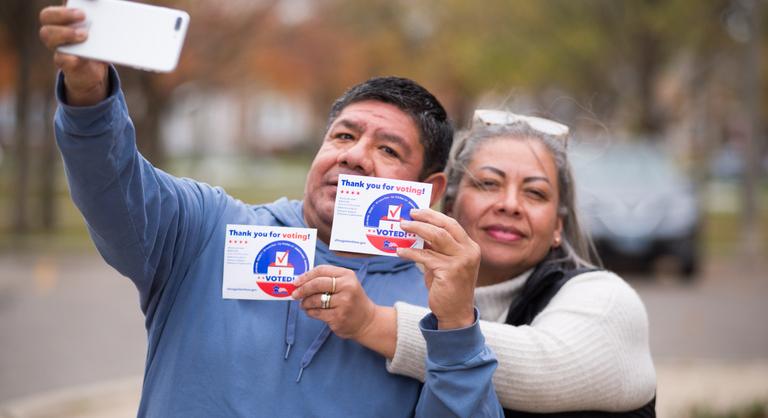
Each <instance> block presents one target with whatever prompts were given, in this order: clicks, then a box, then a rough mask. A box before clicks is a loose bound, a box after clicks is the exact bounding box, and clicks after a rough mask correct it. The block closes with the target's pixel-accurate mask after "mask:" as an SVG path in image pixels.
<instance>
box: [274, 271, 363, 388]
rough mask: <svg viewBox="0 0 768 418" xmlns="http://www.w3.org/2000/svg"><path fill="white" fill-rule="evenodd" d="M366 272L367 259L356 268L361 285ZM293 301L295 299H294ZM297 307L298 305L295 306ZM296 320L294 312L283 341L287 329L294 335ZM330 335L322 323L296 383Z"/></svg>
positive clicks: (289, 310)
mask: <svg viewBox="0 0 768 418" xmlns="http://www.w3.org/2000/svg"><path fill="white" fill-rule="evenodd" d="M367 274H368V261H367V260H366V261H364V262H363V265H362V266H361V267H360V269H359V270H357V279H358V280H359V281H360V285H361V286H362V284H363V281H364V280H365V278H366V275H367ZM294 302H295V301H294ZM291 304H293V302H291ZM297 309H298V307H297ZM297 309H293V312H296V310H297ZM291 312H292V311H291V308H290V307H289V308H288V319H289V321H290V320H291V319H292V318H291ZM296 321H298V316H297V315H296V314H295V313H294V315H293V321H291V322H293V326H290V325H288V326H287V327H286V334H285V343H286V344H288V331H289V330H290V332H291V337H292V338H293V337H294V336H295V332H296ZM330 335H331V329H330V328H329V327H328V325H323V329H322V330H320V334H318V335H317V337H315V340H314V341H312V344H310V346H309V348H308V349H307V351H306V352H305V353H304V356H303V357H302V358H301V368H300V369H299V375H298V376H296V383H298V382H300V381H301V375H302V374H304V369H306V368H307V367H309V364H310V363H312V359H314V358H315V354H317V352H318V351H320V347H322V346H323V344H325V341H326V340H328V337H329V336H330ZM291 344H293V340H291ZM290 349H291V347H290V345H289V346H288V350H290ZM285 354H286V358H288V352H287V351H286V353H285Z"/></svg>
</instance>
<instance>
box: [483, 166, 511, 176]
mask: <svg viewBox="0 0 768 418" xmlns="http://www.w3.org/2000/svg"><path fill="white" fill-rule="evenodd" d="M480 169H481V170H488V171H490V172H492V173H493V174H496V175H498V176H501V177H505V178H506V177H507V173H505V172H504V171H503V170H499V169H498V168H496V167H494V166H490V165H484V166H482V167H480Z"/></svg>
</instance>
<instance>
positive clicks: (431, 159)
mask: <svg viewBox="0 0 768 418" xmlns="http://www.w3.org/2000/svg"><path fill="white" fill-rule="evenodd" d="M366 100H375V101H379V102H383V103H389V104H391V105H394V106H397V108H398V109H400V110H401V111H403V112H404V113H405V114H407V115H408V116H410V117H411V119H413V121H414V123H415V124H416V127H417V128H418V129H419V137H420V138H419V140H420V141H421V144H422V145H423V146H424V161H423V166H422V169H421V174H420V178H421V179H424V178H426V177H427V176H429V175H430V174H432V173H436V172H439V171H442V170H443V169H444V168H445V164H446V161H448V154H449V152H450V149H451V143H452V142H453V126H451V122H450V121H449V120H448V114H447V113H446V112H445V109H444V108H443V105H441V104H440V102H439V101H438V100H437V99H436V98H435V96H433V95H432V93H430V92H429V91H428V90H427V89H425V88H424V87H422V86H420V85H419V84H418V83H416V82H415V81H413V80H409V79H407V78H402V77H375V78H371V79H369V80H367V81H364V82H362V83H360V84H358V85H356V86H354V87H352V88H350V89H349V90H347V91H346V92H345V93H344V94H343V95H341V97H339V98H338V99H336V101H335V102H334V103H333V106H332V107H331V113H330V115H329V116H328V126H327V127H326V130H328V129H329V128H330V127H331V124H332V123H333V121H334V120H335V119H336V118H337V117H338V116H339V114H340V113H341V112H342V110H344V108H346V107H347V106H349V105H351V104H353V103H357V102H362V101H366Z"/></svg>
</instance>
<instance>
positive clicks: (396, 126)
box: [304, 100, 442, 242]
mask: <svg viewBox="0 0 768 418" xmlns="http://www.w3.org/2000/svg"><path fill="white" fill-rule="evenodd" d="M423 161H424V147H423V145H422V144H421V141H419V131H418V128H417V127H416V124H415V123H414V122H413V120H411V118H410V117H409V116H408V115H407V114H406V113H404V112H403V111H401V110H400V109H398V108H397V107H396V106H394V105H391V104H387V103H383V102H379V101H374V100H367V101H362V102H357V103H353V104H351V105H349V106H347V107H345V108H344V110H342V112H341V113H340V114H339V116H338V117H337V118H336V119H335V120H334V121H333V123H332V124H331V126H330V127H329V129H328V132H326V134H325V138H324V139H323V144H322V146H321V147H320V150H319V151H318V152H317V155H316V156H315V159H314V161H313V162H312V166H311V167H310V168H309V173H308V174H307V182H306V186H305V189H304V220H305V222H306V223H307V225H308V226H309V227H313V228H317V229H318V231H317V233H318V237H319V238H320V239H321V240H323V241H324V242H329V240H330V236H331V224H332V223H333V206H334V201H335V199H336V186H337V183H338V180H339V174H352V175H358V176H375V177H384V178H392V179H400V180H411V181H418V180H419V178H418V177H419V173H421V169H422V165H423ZM433 178H440V179H441V180H442V173H439V174H435V175H432V176H430V178H428V179H427V180H424V181H427V182H432V181H433ZM441 180H439V181H441ZM438 189H440V188H439V187H438ZM435 194H442V190H437V191H436V192H433V201H434V197H435Z"/></svg>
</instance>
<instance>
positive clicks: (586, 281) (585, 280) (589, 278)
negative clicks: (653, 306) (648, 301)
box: [551, 270, 645, 316]
mask: <svg viewBox="0 0 768 418" xmlns="http://www.w3.org/2000/svg"><path fill="white" fill-rule="evenodd" d="M569 302H570V303H576V304H579V305H580V306H582V307H591V308H592V309H600V310H603V312H604V313H616V312H617V311H624V312H633V311H634V312H638V313H640V314H642V315H643V316H645V307H644V305H643V302H642V300H641V299H640V296H639V295H638V294H637V292H636V291H635V289H633V288H632V286H630V285H629V283H627V282H626V281H625V280H624V279H622V278H621V277H620V276H619V275H618V274H616V273H614V272H612V271H609V270H592V271H587V272H584V273H581V274H578V275H576V276H574V277H572V278H571V279H570V280H568V281H567V282H566V283H565V284H564V285H563V287H562V288H561V289H560V291H559V292H558V293H557V294H556V295H555V297H554V298H552V301H551V304H554V305H558V304H560V303H569ZM570 303H569V304H570Z"/></svg>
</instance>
